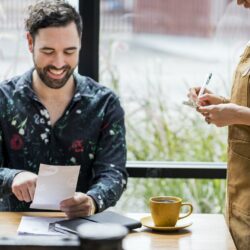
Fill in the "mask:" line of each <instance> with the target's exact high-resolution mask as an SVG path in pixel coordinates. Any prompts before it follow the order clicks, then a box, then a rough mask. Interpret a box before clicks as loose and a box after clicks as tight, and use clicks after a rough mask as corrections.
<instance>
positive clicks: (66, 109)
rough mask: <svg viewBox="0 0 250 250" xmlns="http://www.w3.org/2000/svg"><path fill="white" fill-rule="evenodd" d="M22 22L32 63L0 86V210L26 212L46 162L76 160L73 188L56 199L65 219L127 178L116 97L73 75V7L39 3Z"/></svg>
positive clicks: (113, 197) (76, 42)
mask: <svg viewBox="0 0 250 250" xmlns="http://www.w3.org/2000/svg"><path fill="white" fill-rule="evenodd" d="M25 24H26V30H27V41H28V48H29V51H30V52H31V54H32V57H33V61H34V68H32V69H30V70H29V71H28V72H26V73H24V74H23V75H21V76H17V77H14V78H12V79H10V80H6V81H4V82H3V83H2V84H1V85H0V109H1V112H0V161H1V167H0V198H1V200H0V210H4V211H27V210H29V205H30V202H31V201H32V200H33V198H34V192H35V187H36V181H37V173H38V170H39V165H40V163H44V164H49V165H69V166H70V165H81V169H80V175H79V179H78V183H77V192H76V193H75V195H74V197H71V198H69V199H67V200H64V201H62V202H61V204H60V206H61V210H62V211H64V212H65V213H66V214H67V215H68V217H70V218H73V217H78V216H85V215H90V214H93V213H95V212H100V211H103V210H104V209H106V208H107V207H109V206H112V205H114V204H115V203H116V201H117V200H118V199H119V198H120V196H121V194H122V192H123V190H124V188H125V186H126V182H127V172H126V169H125V163H126V143H125V127H124V112H123V109H122V108H121V106H120V103H119V100H118V97H117V96H116V95H115V94H114V93H113V92H112V91H111V90H109V89H108V88H106V87H104V86H101V85H99V84H98V83H96V82H94V81H93V80H92V79H90V78H88V77H84V76H81V75H79V74H77V73H74V70H75V68H76V67H77V65H78V57H79V51H80V49H81V35H82V34H81V32H82V22H81V17H80V16H79V14H78V13H77V12H76V10H75V9H74V8H73V7H72V6H71V5H69V4H68V3H67V2H65V1H48V0H47V1H40V2H38V3H36V4H35V5H33V6H30V8H29V14H28V18H27V19H26V23H25ZM46 191H47V192H49V190H46Z"/></svg>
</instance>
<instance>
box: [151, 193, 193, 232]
mask: <svg viewBox="0 0 250 250" xmlns="http://www.w3.org/2000/svg"><path fill="white" fill-rule="evenodd" d="M149 205H150V211H151V216H152V218H153V221H154V224H155V226H157V227H174V226H175V224H176V222H177V221H178V220H180V219H183V218H186V217H188V216H189V215H190V214H191V213H192V212H193V206H192V204H191V203H187V202H182V199H181V198H179V197H175V196H156V197H151V198H150V200H149ZM182 206H188V207H189V211H188V212H187V213H186V214H184V215H182V216H180V209H181V207H182Z"/></svg>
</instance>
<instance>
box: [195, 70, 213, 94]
mask: <svg viewBox="0 0 250 250" xmlns="http://www.w3.org/2000/svg"><path fill="white" fill-rule="evenodd" d="M211 78H212V73H210V74H209V76H208V78H207V80H206V82H205V83H204V84H203V85H202V86H201V89H200V92H199V94H198V97H197V98H199V97H200V96H201V95H203V94H204V91H205V89H206V86H207V85H208V84H209V82H210V80H211Z"/></svg>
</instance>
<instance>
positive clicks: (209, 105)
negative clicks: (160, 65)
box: [188, 0, 250, 250]
mask: <svg viewBox="0 0 250 250" xmlns="http://www.w3.org/2000/svg"><path fill="white" fill-rule="evenodd" d="M237 3H238V4H239V5H240V4H242V5H244V7H245V8H250V0H237ZM199 91H200V87H198V88H192V89H190V92H189V94H188V96H189V98H190V99H192V100H195V101H196V102H198V103H199V104H200V107H199V108H198V109H197V110H198V112H200V113H201V114H202V115H203V116H204V117H205V121H206V122H207V123H208V124H215V125H216V126H217V127H223V126H229V133H228V173H227V219H228V225H229V228H230V231H231V233H232V236H233V239H234V241H235V244H236V247H237V249H238V250H250V43H248V45H247V47H246V49H245V51H244V53H243V55H242V56H241V58H240V62H239V64H238V66H237V68H236V71H235V76H234V83H233V86H232V92H231V98H230V100H227V99H226V98H224V97H221V96H218V95H215V94H213V93H212V92H211V91H209V90H206V91H205V94H204V95H202V96H201V97H199V98H198V93H199Z"/></svg>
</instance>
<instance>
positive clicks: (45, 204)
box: [30, 164, 80, 210]
mask: <svg viewBox="0 0 250 250" xmlns="http://www.w3.org/2000/svg"><path fill="white" fill-rule="evenodd" d="M79 170H80V166H79V165H77V166H53V165H45V164H40V168H39V173H38V178H37V183H36V190H35V195H34V200H33V202H32V203H31V205H30V208H35V209H48V210H60V202H61V201H63V200H65V199H68V198H70V197H73V196H74V194H75V190H76V184H77V180H78V175H79Z"/></svg>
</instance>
